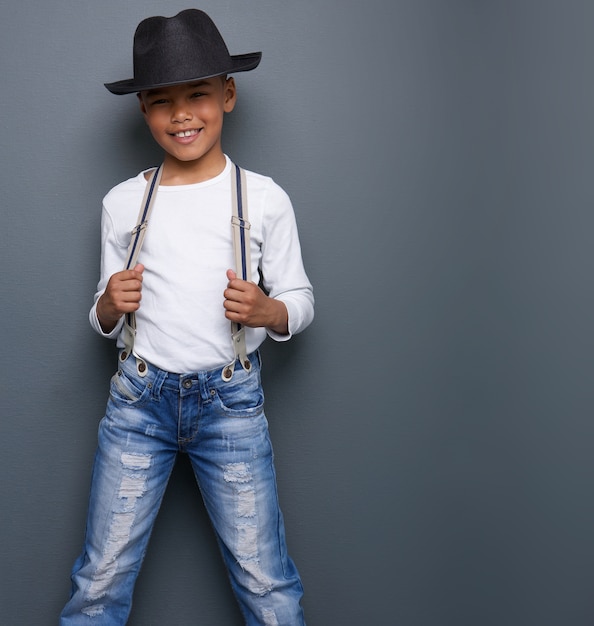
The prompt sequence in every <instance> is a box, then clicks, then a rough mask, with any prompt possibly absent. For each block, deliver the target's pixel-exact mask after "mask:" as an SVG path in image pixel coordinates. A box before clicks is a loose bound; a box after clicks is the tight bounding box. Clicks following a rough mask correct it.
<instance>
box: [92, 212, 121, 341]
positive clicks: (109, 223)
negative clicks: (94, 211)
mask: <svg viewBox="0 0 594 626" xmlns="http://www.w3.org/2000/svg"><path fill="white" fill-rule="evenodd" d="M126 252H127V248H126V246H122V244H121V243H120V242H119V241H118V238H117V235H116V231H115V227H114V224H113V220H112V218H111V216H110V214H109V212H108V211H107V209H106V207H105V203H104V204H103V210H102V212H101V273H100V277H99V283H98V284H97V292H96V293H95V297H94V300H93V306H92V307H91V310H90V311H89V322H90V324H91V327H92V328H93V330H95V331H96V332H97V333H99V334H100V335H101V336H103V337H106V338H107V339H115V338H116V337H117V336H118V335H119V334H120V331H121V329H122V326H123V324H124V317H123V316H122V317H121V318H120V319H119V321H118V323H117V324H116V326H115V328H114V329H113V330H112V331H111V332H109V333H105V332H103V329H102V328H101V324H100V323H99V318H98V317H97V302H98V300H99V298H100V297H101V296H102V295H103V293H104V291H105V288H106V287H107V283H108V281H109V279H110V277H111V276H112V275H113V274H115V273H116V272H119V271H120V270H121V269H123V267H124V263H125V262H126Z"/></svg>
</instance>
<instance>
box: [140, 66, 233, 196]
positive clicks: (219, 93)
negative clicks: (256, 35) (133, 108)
mask: <svg viewBox="0 0 594 626" xmlns="http://www.w3.org/2000/svg"><path fill="white" fill-rule="evenodd" d="M139 100H140V109H141V111H142V114H143V115H144V118H145V120H146V123H147V125H148V127H149V129H150V131H151V133H152V135H153V137H154V139H155V141H156V142H157V143H158V144H159V145H160V146H161V147H162V148H163V150H165V165H166V170H167V169H169V171H170V173H173V172H172V170H173V169H177V170H179V169H180V168H183V169H184V170H186V171H187V166H190V167H191V168H192V169H195V168H194V166H196V167H199V169H200V170H201V171H202V172H203V173H207V172H208V173H209V175H213V171H214V170H216V169H219V170H222V168H223V167H224V163H225V161H224V155H223V151H222V147H221V133H222V130H223V117H224V114H225V113H229V112H230V111H232V110H233V107H234V106H235V101H236V90H235V82H234V80H233V78H225V77H223V76H216V77H214V78H207V79H202V80H199V81H197V82H195V83H184V84H182V85H173V86H171V87H161V88H159V89H152V90H149V91H143V92H141V93H140V94H139ZM164 173H165V172H164ZM216 173H219V172H216ZM167 178H169V177H168V176H167V177H166V179H167ZM165 184H167V183H166V182H165Z"/></svg>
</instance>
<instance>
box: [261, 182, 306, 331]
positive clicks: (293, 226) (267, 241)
mask: <svg viewBox="0 0 594 626" xmlns="http://www.w3.org/2000/svg"><path fill="white" fill-rule="evenodd" d="M260 265H261V267H260V270H261V272H262V284H263V286H264V289H266V291H267V293H268V295H269V296H270V297H271V298H275V299H277V300H280V301H281V302H283V303H284V304H285V306H286V307H287V312H288V316H289V334H288V335H280V334H278V333H275V332H274V331H272V330H270V329H267V333H268V335H269V336H270V337H271V338H272V339H274V340H275V341H287V340H288V339H290V338H291V337H292V336H293V335H295V334H297V333H299V332H301V331H302V330H304V329H305V328H306V327H307V326H309V324H310V323H311V322H312V320H313V317H314V296H313V288H312V285H311V283H310V281H309V279H308V277H307V274H306V272H305V268H304V265H303V259H302V255H301V244H300V241H299V234H298V231H297V223H296V219H295V213H294V211H293V206H292V204H291V200H290V199H289V196H288V195H287V194H286V193H285V191H284V190H283V189H281V188H280V187H279V186H278V185H276V184H274V183H272V184H271V186H270V188H269V190H268V193H267V196H266V199H265V202H264V208H263V220H262V259H261V263H260Z"/></svg>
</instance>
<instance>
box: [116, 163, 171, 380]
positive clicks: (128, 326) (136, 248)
mask: <svg viewBox="0 0 594 626" xmlns="http://www.w3.org/2000/svg"><path fill="white" fill-rule="evenodd" d="M162 173H163V166H162V165H159V167H158V168H157V169H156V170H154V171H153V173H152V175H151V177H150V179H149V180H148V182H147V184H146V188H145V191H144V197H143V198H142V203H141V205H140V212H139V213H138V219H137V220H136V226H135V227H134V229H133V230H132V236H131V238H130V244H129V246H128V254H127V258H126V264H125V265H124V269H126V270H129V269H133V268H134V267H135V265H136V261H137V260H138V255H139V254H140V250H141V248H142V243H143V242H144V237H145V235H146V229H147V227H148V224H149V217H150V214H151V211H152V210H153V205H154V203H155V198H156V196H157V190H158V189H159V182H160V181H161V174H162ZM135 336H136V315H134V313H128V314H127V315H126V316H125V318H124V329H123V340H124V350H123V351H122V352H121V353H120V359H121V360H122V361H125V360H126V359H127V358H128V357H129V356H130V355H131V354H132V353H133V351H134V337H135ZM142 371H143V372H145V373H146V367H145V368H144V370H142ZM139 373H141V372H140V368H139Z"/></svg>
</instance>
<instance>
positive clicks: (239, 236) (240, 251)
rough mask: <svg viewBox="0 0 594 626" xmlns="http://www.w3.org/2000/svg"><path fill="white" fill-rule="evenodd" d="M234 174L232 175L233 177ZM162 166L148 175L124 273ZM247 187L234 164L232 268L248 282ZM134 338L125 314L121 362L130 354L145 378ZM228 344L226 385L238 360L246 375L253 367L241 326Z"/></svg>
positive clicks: (133, 322) (130, 316)
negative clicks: (230, 345)
mask: <svg viewBox="0 0 594 626" xmlns="http://www.w3.org/2000/svg"><path fill="white" fill-rule="evenodd" d="M233 172H234V173H235V175H233ZM162 173H163V166H162V165H160V166H159V167H158V168H157V169H156V170H155V171H154V172H153V173H152V175H151V178H150V179H149V181H148V182H147V184H146V189H145V192H144V197H143V199H142V203H141V206H140V212H139V214H138V219H137V221H136V226H135V227H134V229H133V230H132V237H131V239H130V244H129V246H128V253H127V259H126V264H125V266H124V269H132V268H133V267H134V266H135V265H136V261H137V259H138V255H139V253H140V249H141V248H142V243H143V241H144V237H145V235H146V229H147V227H148V224H149V217H150V214H151V211H152V209H153V205H154V201H155V197H156V195H157V190H158V188H159V182H160V180H161V174H162ZM246 189H247V185H246V180H245V171H244V170H243V169H241V168H240V167H238V166H237V165H235V164H233V167H232V173H231V195H232V203H231V206H232V215H231V227H232V232H233V249H234V253H235V268H236V273H237V275H238V276H239V277H240V278H242V279H243V280H248V281H249V280H251V267H252V266H251V261H250V244H249V229H250V223H249V222H248V219H247V218H248V210H247V193H246ZM135 336H136V315H135V314H134V313H128V314H126V316H125V318H124V327H123V331H122V337H123V341H124V349H123V350H122V352H121V353H120V360H121V361H125V360H126V359H127V358H128V357H129V356H130V355H131V354H134V356H135V357H136V369H137V370H138V374H139V375H140V376H145V375H146V372H147V367H146V363H145V362H144V361H143V360H142V359H141V358H140V357H139V356H138V355H136V354H135V353H134V338H135ZM231 340H232V342H233V351H234V353H235V357H234V359H233V361H231V363H229V364H228V365H227V366H225V368H224V369H223V373H222V378H223V380H225V381H229V380H231V378H232V377H233V372H234V370H235V363H236V362H237V361H238V360H239V362H240V363H241V366H242V367H243V369H244V370H246V371H249V370H250V369H251V366H252V364H251V363H250V360H249V359H248V356H247V349H246V343H245V328H244V327H243V326H242V325H241V324H237V323H235V322H231Z"/></svg>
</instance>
